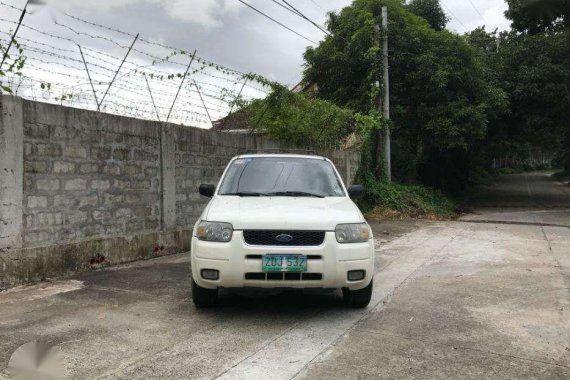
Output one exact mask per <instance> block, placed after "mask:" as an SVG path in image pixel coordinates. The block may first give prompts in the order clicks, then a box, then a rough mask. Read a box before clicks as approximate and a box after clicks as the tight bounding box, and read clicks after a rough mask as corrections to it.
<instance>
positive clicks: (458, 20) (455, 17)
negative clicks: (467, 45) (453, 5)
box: [441, 1, 469, 32]
mask: <svg viewBox="0 0 570 380" xmlns="http://www.w3.org/2000/svg"><path fill="white" fill-rule="evenodd" d="M441 4H442V5H443V6H444V7H445V9H446V10H447V11H448V12H449V14H451V16H452V17H453V18H454V19H455V21H457V22H458V23H459V24H461V26H463V29H464V30H465V31H466V32H467V31H468V30H469V29H468V28H467V27H466V26H465V24H464V23H463V22H461V20H460V19H459V17H457V16H456V15H455V13H453V12H452V11H451V9H449V7H448V6H447V5H445V3H444V2H443V1H442V2H441Z"/></svg>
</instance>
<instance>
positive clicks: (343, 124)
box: [239, 83, 378, 147]
mask: <svg viewBox="0 0 570 380" xmlns="http://www.w3.org/2000/svg"><path fill="white" fill-rule="evenodd" d="M271 86H272V88H273V91H272V92H271V93H270V94H269V95H268V96H267V97H266V98H264V99H256V100H253V101H251V102H241V104H240V105H239V106H240V108H241V111H240V112H244V113H246V117H247V118H248V119H249V123H250V125H251V126H252V127H253V128H255V129H256V130H258V131H262V132H264V133H265V134H267V135H268V136H270V137H272V138H274V139H276V140H279V141H282V142H285V143H286V144H290V145H295V146H307V147H309V146H311V147H330V146H335V145H336V144H338V143H339V142H341V141H342V140H345V139H346V138H347V137H349V135H351V134H352V133H354V132H357V130H362V129H366V128H369V127H370V125H376V124H377V123H378V122H377V121H376V120H375V119H374V116H364V115H360V114H357V113H354V112H352V111H351V110H349V109H344V108H340V107H338V106H336V105H334V104H333V103H331V102H328V101H326V100H322V99H317V98H314V97H311V96H307V95H305V94H299V93H293V92H291V91H289V90H288V89H287V88H285V87H283V86H281V85H279V84H276V83H272V84H271Z"/></svg>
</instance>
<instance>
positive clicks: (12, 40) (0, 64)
mask: <svg viewBox="0 0 570 380" xmlns="http://www.w3.org/2000/svg"><path fill="white" fill-rule="evenodd" d="M27 6H28V3H26V7H27ZM26 7H24V10H22V14H21V15H20V19H19V20H18V25H17V26H16V30H14V34H12V37H10V42H9V43H8V46H7V47H6V50H5V51H4V55H3V56H2V62H0V69H1V68H2V65H3V64H4V61H5V60H6V57H8V51H9V50H10V48H11V47H12V43H13V42H14V39H15V38H16V34H18V30H19V29H20V25H22V20H23V19H24V16H25V15H26Z"/></svg>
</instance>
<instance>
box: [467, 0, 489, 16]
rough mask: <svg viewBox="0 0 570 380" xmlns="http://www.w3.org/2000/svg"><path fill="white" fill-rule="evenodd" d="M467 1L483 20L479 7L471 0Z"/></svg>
mask: <svg viewBox="0 0 570 380" xmlns="http://www.w3.org/2000/svg"><path fill="white" fill-rule="evenodd" d="M469 3H470V4H471V6H472V7H473V9H475V12H477V13H479V16H481V18H482V19H483V21H484V20H485V18H484V17H483V15H482V14H481V12H479V9H478V8H477V7H476V6H475V4H473V1H472V0H469Z"/></svg>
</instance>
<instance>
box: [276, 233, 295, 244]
mask: <svg viewBox="0 0 570 380" xmlns="http://www.w3.org/2000/svg"><path fill="white" fill-rule="evenodd" d="M275 240H277V241H278V242H280V243H289V242H290V241H291V240H293V236H291V235H287V234H281V235H277V236H275Z"/></svg>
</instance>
